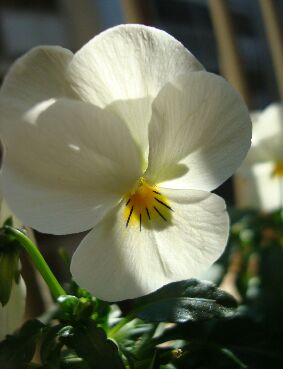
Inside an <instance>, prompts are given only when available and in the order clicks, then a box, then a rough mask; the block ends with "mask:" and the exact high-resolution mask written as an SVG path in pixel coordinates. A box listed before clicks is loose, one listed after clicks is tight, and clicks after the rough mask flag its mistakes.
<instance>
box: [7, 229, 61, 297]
mask: <svg viewBox="0 0 283 369" xmlns="http://www.w3.org/2000/svg"><path fill="white" fill-rule="evenodd" d="M4 228H5V230H6V231H7V232H8V233H9V234H11V235H13V236H14V237H16V239H17V240H18V241H19V243H20V244H21V245H22V246H23V247H24V249H25V250H26V252H27V253H28V254H29V256H30V258H31V260H32V261H33V263H34V265H35V266H36V268H37V269H38V271H39V273H40V274H41V275H42V278H43V279H44V280H45V282H46V283H47V285H48V287H49V289H50V292H51V294H52V296H53V297H54V298H55V299H57V298H58V297H59V296H61V295H66V292H65V291H64V289H63V288H62V287H61V285H60V283H59V282H58V281H57V279H56V277H55V276H54V274H53V273H52V271H51V270H50V268H49V266H48V265H47V263H46V261H45V260H44V258H43V256H42V255H41V253H40V251H39V249H38V248H37V247H36V246H35V244H34V243H33V242H32V241H31V240H30V239H29V238H28V237H27V236H25V235H24V234H23V233H22V232H21V231H19V230H18V229H15V228H13V227H10V226H5V227H4Z"/></svg>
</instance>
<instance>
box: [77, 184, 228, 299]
mask: <svg viewBox="0 0 283 369" xmlns="http://www.w3.org/2000/svg"><path fill="white" fill-rule="evenodd" d="M160 191H161V192H162V194H163V195H165V196H166V197H167V198H168V201H169V202H170V206H171V207H172V209H173V213H172V217H171V219H170V221H168V222H166V221H165V220H164V219H163V220H162V219H161V221H163V222H164V225H163V226H160V223H158V224H155V223H154V222H153V220H152V223H150V222H148V223H147V225H146V226H144V225H143V223H142V227H141V229H140V226H139V225H138V226H135V225H132V226H129V227H127V226H126V220H125V218H124V215H123V210H124V206H125V204H123V205H120V206H119V207H118V208H116V209H115V210H114V211H112V212H111V213H110V214H109V215H108V216H107V217H106V218H105V219H103V220H102V221H101V222H100V223H99V224H98V225H97V226H96V227H95V228H94V229H93V230H92V231H91V232H90V233H89V234H88V235H87V236H86V237H85V238H84V240H83V241H82V242H81V244H80V246H79V248H78V249H77V251H76V252H75V254H74V256H73V258H72V264H71V272H72V274H73V277H74V279H75V280H76V282H77V283H78V284H79V285H80V286H81V287H83V288H86V289H87V290H89V291H90V292H92V293H93V294H94V295H95V296H97V297H99V298H101V299H103V300H107V301H118V300H124V299H129V298H135V297H138V296H142V295H145V294H148V293H150V292H152V291H154V290H156V289H158V288H159V287H161V286H163V285H164V284H167V283H170V282H173V281H178V280H183V279H187V278H191V277H196V276H198V275H199V274H200V273H201V272H202V271H204V270H205V269H206V268H208V267H209V266H210V265H211V264H212V263H213V262H214V261H215V260H217V259H218V257H219V256H220V255H221V254H222V252H223V250H224V248H225V245H226V242H227V238H228V229H229V227H228V225H229V220H228V215H227V212H226V210H225V203H224V201H223V199H221V198H220V197H218V196H217V195H215V194H211V193H208V192H204V191H196V190H167V189H160Z"/></svg>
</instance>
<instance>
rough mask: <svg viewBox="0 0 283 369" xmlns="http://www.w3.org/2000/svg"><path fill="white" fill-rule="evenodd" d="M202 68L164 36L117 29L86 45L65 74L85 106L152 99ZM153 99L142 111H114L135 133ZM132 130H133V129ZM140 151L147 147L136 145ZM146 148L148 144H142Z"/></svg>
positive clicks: (145, 29) (147, 116)
mask: <svg viewBox="0 0 283 369" xmlns="http://www.w3.org/2000/svg"><path fill="white" fill-rule="evenodd" d="M200 69H203V67H202V66H201V64H200V63H199V62H198V61H197V60H196V59H195V57H194V56H193V55H192V54H191V53H190V52H189V51H188V50H187V49H186V48H185V47H184V46H183V45H182V44H181V43H180V42H178V41H177V40H176V39H174V38H173V37H172V36H170V35H168V34H167V33H165V32H164V31H161V30H158V29H155V28H152V27H146V26H143V25H120V26H117V27H114V28H111V29H109V30H107V31H105V32H102V33H101V34H100V35H98V36H96V37H94V38H93V39H92V40H90V41H89V42H88V43H87V44H86V45H85V46H83V48H82V49H81V50H79V51H78V52H77V53H76V54H75V55H74V58H73V60H72V62H71V63H70V66H69V70H68V75H69V77H70V79H71V85H72V88H73V90H74V91H75V93H76V94H77V95H78V96H80V98H81V99H82V100H84V101H87V102H91V103H94V104H96V105H99V106H102V107H103V106H105V105H108V104H111V103H113V102H114V101H116V100H130V99H140V98H145V97H150V98H151V99H152V98H154V97H155V96H156V95H157V94H158V92H159V90H160V88H161V87H162V86H163V85H164V84H165V83H166V82H168V81H170V80H171V79H173V78H175V77H176V76H177V75H179V74H181V73H185V72H190V71H194V70H200ZM151 99H148V101H147V104H143V103H144V100H141V103H142V104H141V106H140V107H139V106H137V105H136V104H135V105H134V106H129V105H127V104H116V106H115V108H116V109H117V111H118V112H119V114H120V115H122V116H123V117H124V118H125V121H126V122H128V124H129V128H130V129H131V130H132V134H133V136H134V138H135V139H136V140H137V141H138V142H139V143H140V142H141V139H140V135H139V134H135V132H134V128H137V127H138V128H139V129H141V127H143V129H144V130H145V133H142V134H141V137H142V138H144V136H145V135H146V137H147V127H148V123H149V120H150V115H151ZM133 125H134V126H133ZM140 144H141V145H142V147H144V144H145V142H144V141H142V142H141V143H140ZM146 144H147V143H146Z"/></svg>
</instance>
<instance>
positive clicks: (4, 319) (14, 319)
mask: <svg viewBox="0 0 283 369" xmlns="http://www.w3.org/2000/svg"><path fill="white" fill-rule="evenodd" d="M25 304H26V286H25V283H24V281H23V279H22V278H20V281H19V283H18V284H16V283H14V285H13V287H12V292H11V297H10V300H9V302H8V303H7V305H5V306H2V305H1V304H0V341H2V340H3V339H4V338H5V337H6V335H7V334H12V333H13V332H14V331H15V330H16V329H17V328H19V327H20V325H21V324H22V323H23V318H24V312H25Z"/></svg>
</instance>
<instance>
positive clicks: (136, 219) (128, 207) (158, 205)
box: [124, 178, 173, 231]
mask: <svg viewBox="0 0 283 369" xmlns="http://www.w3.org/2000/svg"><path fill="white" fill-rule="evenodd" d="M172 212H173V209H172V208H171V206H170V205H169V201H168V199H167V198H166V196H164V195H162V194H161V192H160V190H159V188H158V187H157V186H151V185H149V184H148V183H147V182H146V181H145V180H144V178H140V180H139V182H138V185H137V187H136V188H135V189H134V191H132V192H129V193H127V194H126V195H125V209H124V218H125V222H126V227H128V226H132V225H139V228H140V231H141V230H142V227H143V226H144V227H146V228H148V227H149V226H150V225H152V224H157V223H159V222H169V221H170V220H171V218H172Z"/></svg>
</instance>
